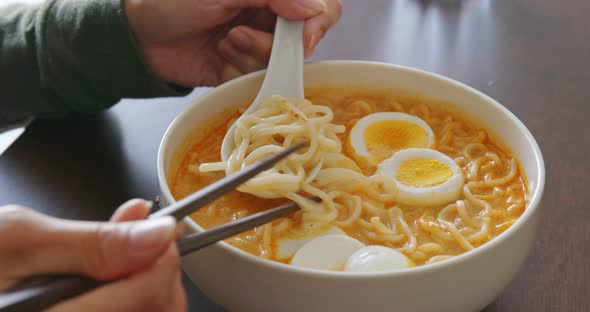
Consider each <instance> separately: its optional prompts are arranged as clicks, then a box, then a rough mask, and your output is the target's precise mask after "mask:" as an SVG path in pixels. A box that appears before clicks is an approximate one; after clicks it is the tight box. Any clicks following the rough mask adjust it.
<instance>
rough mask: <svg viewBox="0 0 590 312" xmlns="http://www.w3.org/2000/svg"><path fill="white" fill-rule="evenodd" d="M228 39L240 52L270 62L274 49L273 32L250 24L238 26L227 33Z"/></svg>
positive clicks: (264, 62)
mask: <svg viewBox="0 0 590 312" xmlns="http://www.w3.org/2000/svg"><path fill="white" fill-rule="evenodd" d="M227 40H228V41H229V43H231V44H232V45H233V46H234V47H235V48H237V50H238V52H241V53H243V54H246V55H249V56H252V57H254V58H255V59H256V60H257V61H258V63H262V64H267V63H268V59H269V58H270V51H271V50H272V42H273V35H272V34H270V33H268V32H264V31H260V30H256V29H253V28H251V27H248V26H238V27H235V28H234V29H232V30H231V31H230V32H229V33H228V34H227Z"/></svg>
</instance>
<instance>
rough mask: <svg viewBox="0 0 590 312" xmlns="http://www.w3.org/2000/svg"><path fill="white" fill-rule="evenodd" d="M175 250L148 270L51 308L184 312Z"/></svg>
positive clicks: (61, 309)
mask: <svg viewBox="0 0 590 312" xmlns="http://www.w3.org/2000/svg"><path fill="white" fill-rule="evenodd" d="M179 277H180V263H179V256H178V251H177V249H176V246H174V245H171V246H170V248H169V249H168V250H167V251H166V253H165V254H164V255H163V256H162V257H161V258H160V259H158V261H157V262H156V263H155V264H154V265H153V266H151V267H149V268H148V269H147V270H145V271H143V272H140V273H137V274H136V275H133V276H131V277H129V278H127V279H124V280H121V281H117V282H113V283H112V284H109V285H105V286H102V287H100V288H98V289H96V290H94V291H92V292H89V293H87V294H84V295H81V296H78V297H76V298H74V299H71V300H68V301H66V302H63V303H60V304H58V305H56V306H54V307H52V308H51V309H50V310H49V311H52V312H57V311H59V312H69V311H89V310H90V311H132V312H133V311H186V297H185V295H184V290H183V288H182V285H181V281H180V278H179Z"/></svg>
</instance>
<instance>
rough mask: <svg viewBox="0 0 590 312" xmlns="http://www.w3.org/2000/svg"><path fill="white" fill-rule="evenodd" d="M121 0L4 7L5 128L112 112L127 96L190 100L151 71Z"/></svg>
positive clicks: (0, 87) (1, 116) (1, 88)
mask: <svg viewBox="0 0 590 312" xmlns="http://www.w3.org/2000/svg"><path fill="white" fill-rule="evenodd" d="M122 1H123V0H82V1H81V0H48V1H46V2H44V3H43V4H40V5H24V4H15V5H8V6H7V5H4V6H2V7H0V126H1V125H3V124H7V123H10V122H14V121H17V120H20V119H23V118H27V117H31V116H36V117H52V116H63V115H65V114H67V113H69V112H72V111H77V112H93V111H97V110H101V109H106V108H108V107H110V106H112V105H114V104H115V103H117V102H118V101H119V100H120V99H121V98H146V97H157V96H180V95H184V94H185V93H184V92H182V91H179V90H178V89H176V88H172V87H171V86H170V85H168V84H166V83H164V82H162V81H160V80H159V79H157V78H156V77H155V76H154V75H153V73H151V72H150V69H149V67H148V66H147V65H146V64H145V63H144V61H143V60H142V56H141V53H140V52H139V51H138V49H137V47H136V45H135V41H134V38H133V35H132V33H131V31H130V29H129V26H128V24H127V21H126V16H125V12H124V11H123V8H124V6H123V5H122ZM184 91H187V90H184Z"/></svg>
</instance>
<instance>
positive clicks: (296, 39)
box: [247, 17, 303, 112]
mask: <svg viewBox="0 0 590 312" xmlns="http://www.w3.org/2000/svg"><path fill="white" fill-rule="evenodd" d="M273 95H281V96H283V97H303V22H302V21H290V20H287V19H285V18H282V17H278V18H277V24H276V27H275V35H274V41H273V43H272V52H271V55H270V61H269V62H268V70H267V72H266V76H265V77H264V81H263V82H262V87H261V88H260V92H258V95H257V96H256V99H255V100H254V104H253V105H250V107H249V109H250V108H252V109H254V108H256V106H257V105H256V103H259V102H260V101H262V100H264V99H266V98H268V97H270V96H273ZM249 109H248V110H247V112H249Z"/></svg>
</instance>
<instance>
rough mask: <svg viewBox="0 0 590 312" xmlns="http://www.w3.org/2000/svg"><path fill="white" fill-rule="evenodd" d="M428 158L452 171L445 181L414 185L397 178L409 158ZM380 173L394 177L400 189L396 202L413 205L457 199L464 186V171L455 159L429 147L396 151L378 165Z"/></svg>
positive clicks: (427, 204) (443, 202) (432, 204)
mask: <svg viewBox="0 0 590 312" xmlns="http://www.w3.org/2000/svg"><path fill="white" fill-rule="evenodd" d="M419 158H426V159H432V160H436V161H439V162H441V163H443V164H445V165H447V166H449V168H450V169H451V171H452V176H451V177H450V178H448V179H447V180H446V181H445V182H443V183H441V184H438V185H434V186H423V187H414V186H410V185H406V184H404V183H402V182H401V181H399V180H398V179H397V177H396V176H397V172H398V169H399V167H400V166H401V165H402V164H403V163H404V162H405V161H407V160H411V159H419ZM376 174H378V175H383V176H386V177H389V178H391V179H393V181H394V182H395V185H396V186H397V189H398V194H397V197H396V202H399V203H401V204H406V205H411V206H435V205H442V204H446V203H449V202H452V201H454V200H457V199H458V198H459V196H460V195H461V190H462V187H463V173H462V172H461V168H459V166H458V165H457V164H456V163H455V161H454V160H453V159H451V158H450V157H448V156H447V155H445V154H443V153H441V152H438V151H435V150H432V149H427V148H408V149H405V150H402V151H399V152H397V153H395V154H394V155H393V156H391V157H390V158H388V159H386V160H384V161H383V162H381V163H380V164H379V166H378V167H377V172H376Z"/></svg>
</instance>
